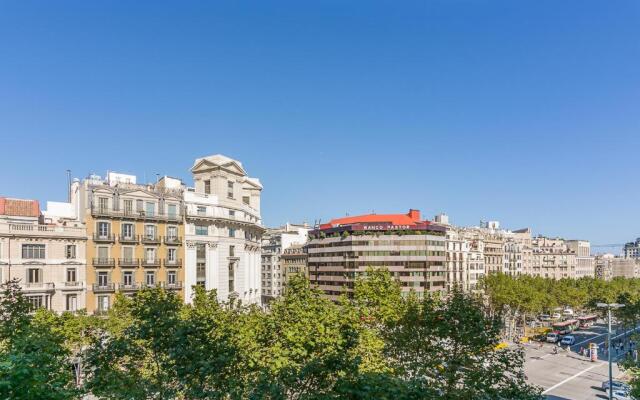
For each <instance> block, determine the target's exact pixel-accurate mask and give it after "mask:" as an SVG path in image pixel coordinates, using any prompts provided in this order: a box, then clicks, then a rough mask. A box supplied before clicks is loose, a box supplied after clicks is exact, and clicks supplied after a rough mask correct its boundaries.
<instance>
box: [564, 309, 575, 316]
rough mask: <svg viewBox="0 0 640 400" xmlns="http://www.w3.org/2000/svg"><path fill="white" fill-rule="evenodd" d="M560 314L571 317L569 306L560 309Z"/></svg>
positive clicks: (571, 312)
mask: <svg viewBox="0 0 640 400" xmlns="http://www.w3.org/2000/svg"><path fill="white" fill-rule="evenodd" d="M562 315H564V316H565V317H573V310H572V309H570V308H565V309H564V310H563V311H562Z"/></svg>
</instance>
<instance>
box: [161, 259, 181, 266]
mask: <svg viewBox="0 0 640 400" xmlns="http://www.w3.org/2000/svg"><path fill="white" fill-rule="evenodd" d="M163 263H164V267H165V268H180V267H182V260H180V259H177V260H169V259H166V258H165V259H164V261H163Z"/></svg>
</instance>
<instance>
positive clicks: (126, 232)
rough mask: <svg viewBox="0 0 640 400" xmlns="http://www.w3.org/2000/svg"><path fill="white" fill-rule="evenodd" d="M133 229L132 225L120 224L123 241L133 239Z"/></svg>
mask: <svg viewBox="0 0 640 400" xmlns="http://www.w3.org/2000/svg"><path fill="white" fill-rule="evenodd" d="M134 229H135V228H134V225H133V224H122V237H123V238H125V239H133V232H134Z"/></svg>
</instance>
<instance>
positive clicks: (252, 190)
mask: <svg viewBox="0 0 640 400" xmlns="http://www.w3.org/2000/svg"><path fill="white" fill-rule="evenodd" d="M191 172H192V173H193V178H194V188H190V189H188V190H187V191H186V192H185V194H184V202H185V208H186V210H185V218H186V221H185V301H187V302H190V301H191V300H192V296H193V288H192V287H193V286H194V285H201V286H204V288H205V289H207V290H213V289H215V290H216V291H217V294H218V299H219V300H220V301H228V300H230V299H237V300H239V301H241V302H242V304H260V302H261V297H260V292H261V290H260V289H261V282H260V268H261V266H260V239H261V236H262V233H263V231H264V228H263V227H262V219H261V216H260V193H261V191H262V185H261V184H260V182H259V181H258V180H257V179H254V178H249V177H248V176H247V174H246V172H245V171H244V169H243V167H242V164H241V163H240V162H238V161H236V160H233V159H230V158H228V157H225V156H222V155H214V156H209V157H204V158H199V159H197V160H196V161H195V163H194V166H193V167H192V168H191Z"/></svg>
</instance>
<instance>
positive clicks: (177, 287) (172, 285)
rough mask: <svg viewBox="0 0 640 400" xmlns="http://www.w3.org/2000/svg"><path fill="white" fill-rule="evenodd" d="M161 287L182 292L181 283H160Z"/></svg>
mask: <svg viewBox="0 0 640 400" xmlns="http://www.w3.org/2000/svg"><path fill="white" fill-rule="evenodd" d="M162 287H163V288H165V289H167V290H182V282H180V281H178V282H174V283H167V282H162Z"/></svg>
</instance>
